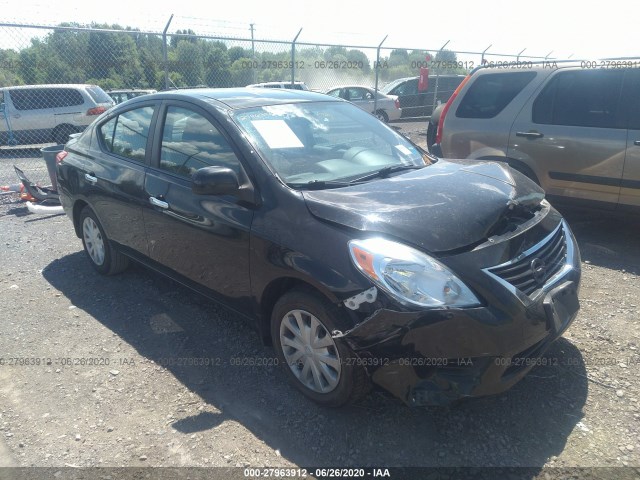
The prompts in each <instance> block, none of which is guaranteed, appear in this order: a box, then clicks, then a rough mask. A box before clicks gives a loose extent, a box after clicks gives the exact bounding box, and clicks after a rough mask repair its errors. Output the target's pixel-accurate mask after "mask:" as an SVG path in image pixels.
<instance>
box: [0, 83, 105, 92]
mask: <svg viewBox="0 0 640 480" xmlns="http://www.w3.org/2000/svg"><path fill="white" fill-rule="evenodd" d="M86 87H97V85H95V84H91V83H48V84H42V85H14V86H11V87H2V89H11V90H14V89H15V90H17V89H24V88H86Z"/></svg>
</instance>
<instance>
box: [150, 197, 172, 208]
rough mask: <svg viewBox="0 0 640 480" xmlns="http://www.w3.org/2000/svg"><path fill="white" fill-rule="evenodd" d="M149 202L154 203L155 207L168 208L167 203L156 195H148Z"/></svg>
mask: <svg viewBox="0 0 640 480" xmlns="http://www.w3.org/2000/svg"><path fill="white" fill-rule="evenodd" d="M149 202H151V205H154V206H156V207H160V208H169V204H168V203H167V202H165V201H164V200H160V199H159V198H156V197H149Z"/></svg>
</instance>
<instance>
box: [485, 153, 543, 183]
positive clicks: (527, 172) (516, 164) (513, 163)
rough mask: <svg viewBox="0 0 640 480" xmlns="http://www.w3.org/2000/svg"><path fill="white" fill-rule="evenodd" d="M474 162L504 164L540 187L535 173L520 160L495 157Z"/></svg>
mask: <svg viewBox="0 0 640 480" xmlns="http://www.w3.org/2000/svg"><path fill="white" fill-rule="evenodd" d="M475 160H484V161H493V162H502V163H506V164H507V165H509V166H510V167H511V168H513V169H514V170H516V171H518V172H520V173H522V174H523V175H524V176H526V177H527V178H529V179H530V180H533V181H534V182H535V183H536V184H538V185H540V180H539V179H538V175H536V173H535V172H534V171H533V169H532V168H531V167H530V166H529V165H527V164H526V163H525V162H523V161H521V160H516V159H515V158H511V157H495V156H485V157H479V158H476V159H475Z"/></svg>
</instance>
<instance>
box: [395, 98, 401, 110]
mask: <svg viewBox="0 0 640 480" xmlns="http://www.w3.org/2000/svg"><path fill="white" fill-rule="evenodd" d="M395 104H396V108H400V99H398V98H396V101H395Z"/></svg>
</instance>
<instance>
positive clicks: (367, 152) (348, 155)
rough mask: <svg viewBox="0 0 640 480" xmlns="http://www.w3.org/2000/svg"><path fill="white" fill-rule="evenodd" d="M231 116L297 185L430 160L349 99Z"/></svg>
mask: <svg viewBox="0 0 640 480" xmlns="http://www.w3.org/2000/svg"><path fill="white" fill-rule="evenodd" d="M233 118H234V120H235V121H236V123H237V124H238V125H239V127H240V128H241V130H243V132H244V133H245V135H246V137H247V138H248V139H250V141H251V142H252V143H253V146H254V148H256V150H257V151H258V152H259V153H260V156H261V157H262V158H263V159H264V160H265V161H266V162H267V164H268V165H269V167H270V168H271V170H272V171H273V172H274V173H276V174H277V175H278V176H279V177H280V178H281V179H282V181H284V182H285V183H288V184H289V185H291V186H293V187H294V188H297V186H300V187H303V186H304V185H309V184H310V183H313V182H328V181H340V182H348V181H352V180H356V179H358V178H360V177H363V176H366V175H368V174H371V173H373V172H376V171H379V170H380V169H383V168H387V167H394V168H395V167H400V168H402V167H407V168H419V167H424V166H425V165H426V164H428V163H430V162H429V161H425V158H423V156H422V154H421V152H420V151H419V150H418V149H417V148H416V147H415V146H414V145H413V144H411V143H410V142H408V141H407V140H406V139H405V138H404V137H403V136H402V135H400V134H398V133H397V132H395V131H394V130H393V129H391V128H389V127H387V126H386V125H384V124H382V123H381V122H380V121H378V120H377V119H376V118H375V117H374V116H373V115H371V114H369V113H367V112H365V111H363V110H362V109H360V108H358V107H356V106H354V105H351V104H349V103H345V102H304V103H294V104H283V105H271V106H264V107H259V108H251V109H246V110H239V111H237V112H236V113H235V114H234V117H233Z"/></svg>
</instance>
